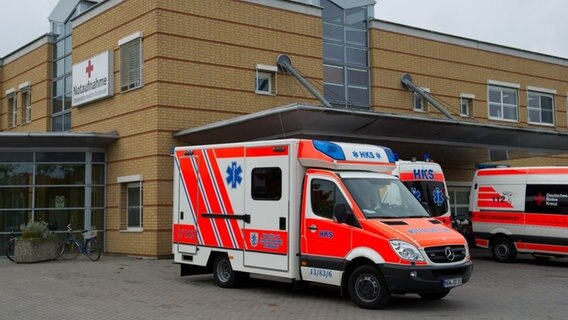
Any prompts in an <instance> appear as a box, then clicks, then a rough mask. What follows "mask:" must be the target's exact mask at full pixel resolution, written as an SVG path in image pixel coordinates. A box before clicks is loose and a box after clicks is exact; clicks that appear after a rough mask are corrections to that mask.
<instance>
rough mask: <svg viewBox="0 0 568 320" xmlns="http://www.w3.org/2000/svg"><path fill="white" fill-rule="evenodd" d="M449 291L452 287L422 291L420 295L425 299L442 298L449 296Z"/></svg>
mask: <svg viewBox="0 0 568 320" xmlns="http://www.w3.org/2000/svg"><path fill="white" fill-rule="evenodd" d="M449 293H450V289H448V290H445V291H441V292H434V293H420V294H418V295H419V296H420V297H421V298H422V299H424V300H440V299H443V298H444V297H445V296H447V295H448V294H449Z"/></svg>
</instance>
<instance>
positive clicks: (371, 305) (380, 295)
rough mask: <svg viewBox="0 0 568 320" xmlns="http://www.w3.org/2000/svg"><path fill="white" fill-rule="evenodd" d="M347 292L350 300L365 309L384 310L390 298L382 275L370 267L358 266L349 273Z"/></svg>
mask: <svg viewBox="0 0 568 320" xmlns="http://www.w3.org/2000/svg"><path fill="white" fill-rule="evenodd" d="M347 290H348V292H349V296H350V297H351V300H353V302H355V304H356V305H358V306H359V307H361V308H365V309H381V308H384V307H385V306H386V305H387V304H388V303H389V301H390V297H391V295H390V292H389V288H388V285H387V282H386V281H385V279H384V277H383V275H382V274H381V273H380V271H379V270H378V269H377V268H376V267H374V266H371V265H363V266H360V267H358V268H357V269H355V270H354V271H353V273H351V275H350V276H349V281H348V283H347Z"/></svg>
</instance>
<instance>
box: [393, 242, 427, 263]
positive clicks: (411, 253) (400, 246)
mask: <svg viewBox="0 0 568 320" xmlns="http://www.w3.org/2000/svg"><path fill="white" fill-rule="evenodd" d="M390 245H391V247H392V248H393V249H394V252H396V254H398V256H399V257H401V258H402V259H405V260H410V261H424V257H423V256H422V254H421V253H420V251H418V248H416V247H415V246H413V245H411V244H410V243H408V242H405V241H401V240H391V241H390Z"/></svg>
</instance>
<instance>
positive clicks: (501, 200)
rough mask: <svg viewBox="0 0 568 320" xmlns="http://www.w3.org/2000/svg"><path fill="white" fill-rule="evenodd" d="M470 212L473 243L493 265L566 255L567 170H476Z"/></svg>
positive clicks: (567, 251) (522, 168)
mask: <svg viewBox="0 0 568 320" xmlns="http://www.w3.org/2000/svg"><path fill="white" fill-rule="evenodd" d="M469 210H470V212H471V214H472V223H473V234H474V237H475V244H476V245H477V246H478V247H482V248H486V249H490V250H491V253H492V255H493V258H494V259H495V260H496V261H499V262H508V261H511V260H514V259H515V257H516V256H517V253H530V254H533V255H534V256H535V257H537V258H550V257H554V256H568V167H519V168H494V169H481V170H478V171H477V172H476V173H475V176H474V179H473V185H472V189H471V198H470V205H469Z"/></svg>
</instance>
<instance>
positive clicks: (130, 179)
mask: <svg viewBox="0 0 568 320" xmlns="http://www.w3.org/2000/svg"><path fill="white" fill-rule="evenodd" d="M117 182H118V183H119V184H120V229H121V230H124V231H143V229H142V227H143V211H144V201H143V195H144V190H143V186H142V176H140V175H133V176H125V177H118V178H117Z"/></svg>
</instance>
